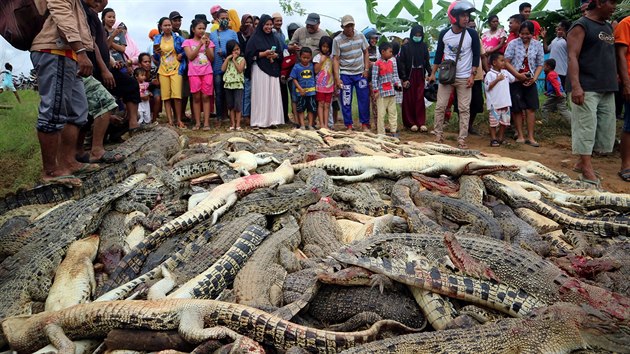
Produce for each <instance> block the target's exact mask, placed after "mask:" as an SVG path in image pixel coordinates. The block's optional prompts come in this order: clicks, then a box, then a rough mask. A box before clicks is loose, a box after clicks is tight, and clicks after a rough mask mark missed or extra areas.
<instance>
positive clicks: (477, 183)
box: [459, 175, 493, 216]
mask: <svg viewBox="0 0 630 354" xmlns="http://www.w3.org/2000/svg"><path fill="white" fill-rule="evenodd" d="M485 194H486V187H485V186H484V184H483V180H482V179H481V177H479V176H472V175H464V176H460V177H459V199H461V200H463V201H466V202H468V203H470V204H472V205H474V206H475V207H477V209H479V211H481V212H483V213H484V214H486V215H489V216H492V215H493V214H492V211H491V210H490V209H488V207H486V206H485V205H483V196H484V195H485Z"/></svg>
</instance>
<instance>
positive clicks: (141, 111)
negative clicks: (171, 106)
mask: <svg viewBox="0 0 630 354" xmlns="http://www.w3.org/2000/svg"><path fill="white" fill-rule="evenodd" d="M148 74H149V73H147V71H146V70H144V69H143V68H142V67H138V68H136V69H135V70H134V71H133V76H134V77H135V78H136V81H138V86H139V87H140V103H139V104H138V124H149V123H151V92H150V91H149V82H148V81H147V77H148V76H149V75H148Z"/></svg>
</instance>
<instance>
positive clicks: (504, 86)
mask: <svg viewBox="0 0 630 354" xmlns="http://www.w3.org/2000/svg"><path fill="white" fill-rule="evenodd" d="M488 61H489V62H490V66H491V69H490V71H489V72H488V73H487V74H486V78H485V80H484V86H485V89H486V104H487V107H488V115H489V119H490V138H491V139H492V140H491V141H490V146H492V147H498V146H500V145H501V143H503V140H504V135H505V128H506V127H509V126H510V107H512V98H511V97H510V83H512V82H514V81H515V80H516V79H515V78H514V76H512V74H510V72H509V71H507V70H506V69H505V58H504V57H503V54H501V53H499V52H498V51H496V52H493V53H492V54H490V58H489V59H488ZM497 126H498V127H499V135H498V137H497Z"/></svg>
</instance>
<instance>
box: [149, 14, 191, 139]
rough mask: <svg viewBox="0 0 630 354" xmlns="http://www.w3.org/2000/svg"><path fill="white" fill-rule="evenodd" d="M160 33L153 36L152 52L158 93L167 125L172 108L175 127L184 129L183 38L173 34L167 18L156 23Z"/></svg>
mask: <svg viewBox="0 0 630 354" xmlns="http://www.w3.org/2000/svg"><path fill="white" fill-rule="evenodd" d="M158 27H159V28H160V31H161V33H160V34H158V35H157V36H155V40H154V41H153V52H154V56H155V57H156V59H158V60H159V63H160V64H159V65H160V67H159V69H158V74H159V78H160V91H161V94H162V101H164V109H165V110H166V117H167V118H168V124H169V125H173V110H172V108H173V106H174V108H175V119H176V120H177V121H176V123H177V127H179V128H186V126H185V125H184V123H183V122H182V105H181V101H182V73H183V71H184V70H185V69H186V62H185V61H184V60H183V56H184V49H183V48H182V44H183V43H184V38H183V37H181V36H180V35H178V34H177V33H173V25H172V23H171V20H170V19H169V18H168V17H162V18H161V19H160V22H159V23H158Z"/></svg>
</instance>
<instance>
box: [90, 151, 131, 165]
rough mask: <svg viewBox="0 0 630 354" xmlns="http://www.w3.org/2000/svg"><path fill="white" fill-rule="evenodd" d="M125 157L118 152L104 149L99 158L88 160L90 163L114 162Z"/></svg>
mask: <svg viewBox="0 0 630 354" xmlns="http://www.w3.org/2000/svg"><path fill="white" fill-rule="evenodd" d="M124 159H125V157H124V156H123V155H122V154H121V153H118V152H114V151H105V153H104V154H103V156H101V158H99V159H95V160H90V163H115V162H120V161H122V160H124Z"/></svg>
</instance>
